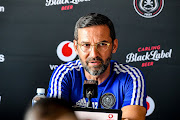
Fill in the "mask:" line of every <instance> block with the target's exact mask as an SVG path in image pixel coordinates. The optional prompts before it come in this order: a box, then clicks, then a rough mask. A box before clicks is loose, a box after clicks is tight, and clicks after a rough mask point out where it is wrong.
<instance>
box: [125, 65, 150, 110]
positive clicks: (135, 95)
mask: <svg viewBox="0 0 180 120" xmlns="http://www.w3.org/2000/svg"><path fill="white" fill-rule="evenodd" d="M126 68H127V76H126V80H125V84H124V88H125V90H124V101H123V105H122V107H124V106H127V105H140V106H144V107H145V108H146V109H147V104H146V97H147V95H146V85H145V80H144V76H143V74H142V72H141V71H140V70H139V69H137V68H135V67H130V66H128V65H127V66H126Z"/></svg>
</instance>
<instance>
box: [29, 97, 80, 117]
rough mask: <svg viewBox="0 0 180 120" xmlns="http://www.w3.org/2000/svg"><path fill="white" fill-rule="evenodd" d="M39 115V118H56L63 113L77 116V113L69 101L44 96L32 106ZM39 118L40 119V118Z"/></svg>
mask: <svg viewBox="0 0 180 120" xmlns="http://www.w3.org/2000/svg"><path fill="white" fill-rule="evenodd" d="M31 110H32V111H34V112H35V113H36V114H37V115H38V116H37V118H39V119H43V118H46V119H48V120H55V119H57V118H59V117H61V116H63V115H66V114H71V115H72V116H73V118H75V119H76V120H77V118H76V116H75V113H74V111H73V109H72V107H71V106H70V104H69V103H68V102H66V101H65V100H63V99H57V98H43V99H40V100H39V101H37V103H35V104H34V106H33V107H32V108H31ZM39 119H38V120H39Z"/></svg>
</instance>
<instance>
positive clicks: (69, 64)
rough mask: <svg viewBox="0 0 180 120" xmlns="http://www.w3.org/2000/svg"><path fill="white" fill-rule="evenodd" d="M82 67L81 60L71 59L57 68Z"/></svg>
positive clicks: (70, 68)
mask: <svg viewBox="0 0 180 120" xmlns="http://www.w3.org/2000/svg"><path fill="white" fill-rule="evenodd" d="M81 67H82V65H81V62H80V60H74V61H69V62H67V63H64V64H61V65H60V66H58V67H57V69H56V70H60V69H61V70H62V69H63V70H74V69H75V70H77V71H79V70H80V68H81Z"/></svg>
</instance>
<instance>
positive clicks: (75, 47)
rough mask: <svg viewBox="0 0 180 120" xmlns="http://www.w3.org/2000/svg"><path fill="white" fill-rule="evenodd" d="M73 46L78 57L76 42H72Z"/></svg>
mask: <svg viewBox="0 0 180 120" xmlns="http://www.w3.org/2000/svg"><path fill="white" fill-rule="evenodd" d="M73 43H74V44H73V46H74V50H75V52H76V54H77V55H78V48H77V47H78V46H77V40H73Z"/></svg>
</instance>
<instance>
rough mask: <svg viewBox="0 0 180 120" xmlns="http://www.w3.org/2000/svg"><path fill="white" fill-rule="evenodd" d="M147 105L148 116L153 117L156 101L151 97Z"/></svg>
mask: <svg viewBox="0 0 180 120" xmlns="http://www.w3.org/2000/svg"><path fill="white" fill-rule="evenodd" d="M146 103H147V113H146V116H149V115H151V114H152V113H153V111H154V109H155V103H154V100H153V99H152V98H151V97H150V96H147V98H146Z"/></svg>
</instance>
